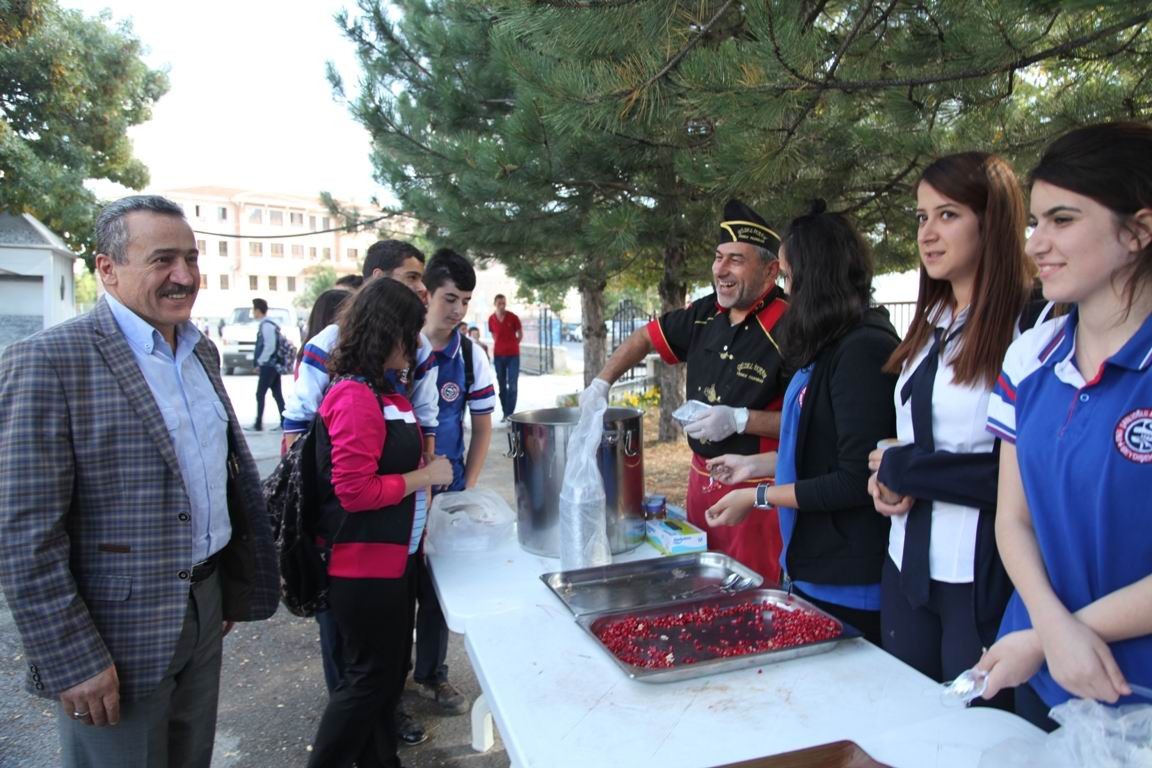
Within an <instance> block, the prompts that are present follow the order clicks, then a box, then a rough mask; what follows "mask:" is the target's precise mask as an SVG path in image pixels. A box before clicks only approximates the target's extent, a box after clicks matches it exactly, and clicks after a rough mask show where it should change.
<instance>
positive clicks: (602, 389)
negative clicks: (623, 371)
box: [580, 379, 612, 409]
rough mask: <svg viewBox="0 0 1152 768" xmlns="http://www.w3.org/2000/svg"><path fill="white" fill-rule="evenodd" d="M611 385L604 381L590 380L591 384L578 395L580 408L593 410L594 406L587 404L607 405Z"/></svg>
mask: <svg viewBox="0 0 1152 768" xmlns="http://www.w3.org/2000/svg"><path fill="white" fill-rule="evenodd" d="M611 386H612V385H611V384H609V383H608V382H606V381H604V379H592V383H591V384H589V385H588V388H587V389H585V390H584V391H583V392H581V393H580V408H582V409H583V408H585V407H589V408H595V407H596V406H595V405H589V403H604V404H607V403H608V390H609V388H611Z"/></svg>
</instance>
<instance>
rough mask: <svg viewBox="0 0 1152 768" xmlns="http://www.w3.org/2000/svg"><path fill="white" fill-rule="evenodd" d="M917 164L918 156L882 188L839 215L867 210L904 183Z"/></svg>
mask: <svg viewBox="0 0 1152 768" xmlns="http://www.w3.org/2000/svg"><path fill="white" fill-rule="evenodd" d="M919 162H920V155H915V156H914V157H913V158H912V160H911V162H909V163H908V165H906V166H904V168H903V169H902V170H900V171H899V172H897V173H896V175H895V176H893V177H892V178H891V179H889V180H888V182H887V183H886V184H884V186H883V187H881V188H880V189H878V190H876V191H875V192H873V193H872V194H870V195H869V196H868V197H866V198H864V199H863V200H861V201H859V202H857V203H854V204H853V205H850V206H848V207H847V208H845V209H844V210H842V211H841V213H845V214H850V213H855V212H856V211H859V210H861V209H863V208H867V207H868V206H869V205H871V204H872V203H874V202H876V201H877V200H879V199H880V198H882V197H884V196H885V195H887V194H889V193H890V192H892V190H894V189H896V186H897V185H898V184H900V182H902V181H904V179H905V178H907V176H908V174H910V173H911V172H912V171H913V170H915V169H916V165H917V164H918V163H919Z"/></svg>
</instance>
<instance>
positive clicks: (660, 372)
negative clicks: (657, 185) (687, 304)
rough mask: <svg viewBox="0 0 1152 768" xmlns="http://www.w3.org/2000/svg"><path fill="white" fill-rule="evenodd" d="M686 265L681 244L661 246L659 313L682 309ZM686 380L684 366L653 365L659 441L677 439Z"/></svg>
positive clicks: (684, 293)
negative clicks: (674, 413)
mask: <svg viewBox="0 0 1152 768" xmlns="http://www.w3.org/2000/svg"><path fill="white" fill-rule="evenodd" d="M686 262H687V257H686V254H685V253H684V246H683V245H682V244H681V243H670V244H669V245H667V246H665V248H664V274H663V275H662V276H661V278H660V285H659V287H658V290H659V291H660V311H661V312H662V313H663V312H671V311H672V310H674V309H683V308H684V299H685V297H686V296H687V294H688V284H687V283H686V282H685V281H684V265H685V263H686ZM585 354H587V353H585ZM687 381H688V379H687V370H686V369H685V366H683V365H668V364H667V363H665V362H664V361H663V360H661V361H659V362H658V363H656V383H657V384H658V385H659V386H660V430H659V436H660V440H661V441H667V440H678V439H679V438H680V425H679V424H677V423H676V421H675V420H674V419H673V418H672V411H674V410H676V409H677V408H679V407H680V405H681V404H682V403H683V402H684V388H685V387H686V386H687Z"/></svg>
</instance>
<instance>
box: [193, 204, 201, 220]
mask: <svg viewBox="0 0 1152 768" xmlns="http://www.w3.org/2000/svg"><path fill="white" fill-rule="evenodd" d="M192 211H193V213H194V215H195V216H196V218H200V206H198V205H194V206H192Z"/></svg>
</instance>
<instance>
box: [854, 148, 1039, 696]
mask: <svg viewBox="0 0 1152 768" xmlns="http://www.w3.org/2000/svg"><path fill="white" fill-rule="evenodd" d="M1024 210H1025V209H1024V198H1023V195H1022V192H1021V189H1020V185H1019V183H1018V182H1017V179H1016V176H1015V174H1014V173H1013V172H1012V169H1011V167H1010V166H1009V165H1008V164H1007V163H1006V162H1005V161H1004V160H1002V159H1001V158H999V157H997V156H995V155H990V154H985V153H981V152H965V153H961V154H956V155H949V156H947V157H943V158H941V159H939V160H937V161H935V162H934V163H932V164H931V165H929V166H928V167H927V168H926V169H925V170H924V173H923V175H922V176H921V177H920V181H919V183H918V184H917V188H916V221H917V238H916V241H917V245H918V248H919V251H920V264H921V267H920V295H919V298H918V300H917V306H916V315H915V318H914V320H913V322H912V326H911V328H910V329H909V331H908V334H907V336H906V337H905V339H904V341H903V342H902V343H901V344H900V346H898V347H897V348H896V351H895V352H894V353H893V354H892V357H891V358H890V359H889V360H888V364H887V370H889V371H891V372H893V373H899V379H898V380H897V383H896V396H895V400H896V433H897V438H898V440H899V442H901V443H903V445H900V446H899V447H894V448H889V449H888V450H887V451H884V450H883V449H881V448H878V449H877V450H876V451H874V452H873V453H872V455H871V456H870V457H869V466H870V467H871V468H872V469H873V470H878V472H877V474H875V475H873V476H872V478H871V479H870V480H869V489H870V491H871V492H872V496H873V500H874V503H875V507H876V510H877V511H878V512H879V513H880V514H883V515H887V516H889V517H890V519H891V521H892V526H891V530H890V534H889V542H888V559H887V561H886V562H885V565H884V572H883V575H882V578H881V631H882V635H883V643H884V648H885V649H886V650H888V651H889V652H890V653H892V654H894V655H895V656H897V657H898V658H900V659H901V660H903V661H904V662H906V663H908V664H910V665H911V666H913V667H915V668H916V669H918V670H920V671H921V672H922V673H924V674H925V675H928V676H929V677H932V678H935V679H936V680H939V681H943V680H947V679H951V678H953V677H955V676H956V675H958V674H959V673H960V672H962V671H964V670H966V669H968V668H970V667H971V666H972V665H973V664H974V663H975V662H976V661H977V660H978V659H979V658H980V653H981V649H982V648H983V647H984V646H987V645H989V644H990V643H991V642H992V641H993V640H994V638H995V636H996V630H997V628H998V627H999V623H1000V618H1001V616H1002V614H1003V609H1004V604H1005V603H1006V601H1007V599H1008V595H1009V594H1010V591H1011V586H1010V584H1009V583H1008V580H1007V577H1006V575H1005V574H1004V571H1003V566H1002V565H1001V564H1000V559H999V555H998V553H997V551H996V543H995V516H994V515H995V507H996V473H997V452H996V448H997V446H996V440H995V438H994V437H993V436H992V435H990V434H989V433H988V432H987V431H986V430H985V429H984V422H985V419H986V415H987V411H988V399H989V395H990V393H991V391H992V387H993V384H994V382H995V381H996V376H997V374H998V373H999V371H1000V366H1001V364H1002V362H1003V360H1004V353H1005V351H1006V350H1007V349H1008V346H1009V344H1011V343H1012V339H1013V338H1014V337H1015V335H1016V334H1017V324H1018V318H1019V317H1020V314H1021V312H1022V310H1023V309H1024V306H1025V303H1026V301H1027V299H1028V293H1029V286H1030V283H1031V279H1030V278H1031V276H1030V270H1029V266H1028V262H1027V261H1026V259H1025V256H1024V230H1025V224H1026V222H1025V217H1024V216H1025V213H1024Z"/></svg>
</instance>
